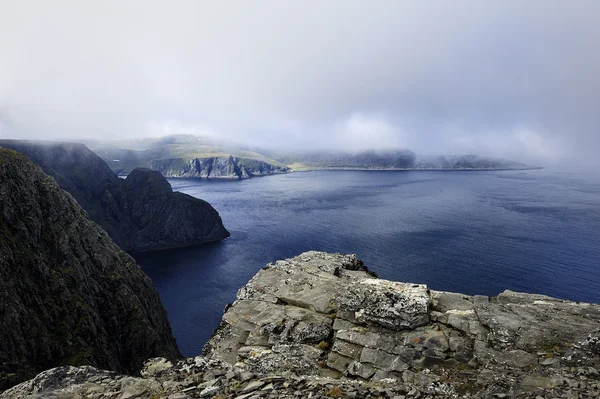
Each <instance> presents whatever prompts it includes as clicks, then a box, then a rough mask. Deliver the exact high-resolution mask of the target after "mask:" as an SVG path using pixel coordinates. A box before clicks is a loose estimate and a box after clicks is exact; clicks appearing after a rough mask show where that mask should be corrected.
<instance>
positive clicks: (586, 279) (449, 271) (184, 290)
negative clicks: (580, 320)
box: [138, 170, 600, 356]
mask: <svg viewBox="0 0 600 399" xmlns="http://www.w3.org/2000/svg"><path fill="white" fill-rule="evenodd" d="M171 184H172V186H173V189H174V190H177V191H182V192H184V193H188V194H190V195H193V196H195V197H198V198H202V199H204V200H207V201H208V202H210V203H211V204H212V205H213V206H214V207H215V208H216V209H217V210H218V211H219V213H220V214H221V217H222V218H223V222H224V224H225V226H226V227H227V229H228V230H229V231H230V232H231V238H229V239H227V240H226V241H223V242H220V243H215V244H210V245H206V246H202V247H195V248H186V249H178V250H172V251H165V252H156V253H150V254H147V255H142V256H138V261H139V263H140V264H141V266H142V267H143V269H144V270H145V271H146V273H148V275H150V277H151V278H152V280H153V281H154V284H155V285H156V288H157V290H158V292H159V293H160V296H161V298H162V301H163V303H164V305H165V307H166V308H167V311H168V313H169V319H170V321H171V325H172V327H173V332H174V334H175V337H176V338H177V341H178V344H179V347H180V349H181V351H182V352H183V354H184V355H187V356H191V355H196V354H199V353H200V352H201V350H202V346H203V345H204V344H205V342H206V341H207V340H208V338H209V336H210V335H211V333H212V331H213V329H214V328H216V327H217V325H218V323H219V321H220V319H221V315H222V311H223V308H224V307H225V305H226V304H227V303H230V302H232V301H233V300H234V299H235V294H236V291H237V289H238V288H240V287H241V286H243V285H244V284H245V283H246V282H247V281H248V280H249V279H250V278H251V277H252V276H253V275H254V274H255V273H256V272H257V271H258V270H259V269H260V268H261V267H263V266H264V265H265V264H266V263H268V262H272V261H275V260H277V259H283V258H287V257H291V256H294V255H297V254H299V253H301V252H303V251H308V250H320V251H331V252H341V253H356V254H357V255H358V256H359V257H360V258H361V259H363V260H364V261H365V263H366V264H367V266H369V267H370V268H371V269H372V270H374V271H375V272H377V273H378V274H379V276H380V277H382V278H385V279H391V280H398V281H408V282H416V283H426V284H428V285H429V287H430V288H432V289H436V290H444V291H455V292H462V293H467V294H485V295H496V294H498V293H500V292H501V291H503V290H505V289H510V290H515V291H526V292H535V293H541V294H546V295H551V296H555V297H559V298H565V299H570V300H575V301H587V302H600V177H599V176H598V175H593V174H589V175H586V174H570V173H561V172H552V171H548V170H535V171H510V172H375V171H372V172H371V171H368V172H358V171H348V172H346V171H318V172H299V173H292V174H286V175H277V176H268V177H261V178H254V179H251V180H243V181H228V182H212V181H200V180H171Z"/></svg>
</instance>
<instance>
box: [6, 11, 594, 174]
mask: <svg viewBox="0 0 600 399" xmlns="http://www.w3.org/2000/svg"><path fill="white" fill-rule="evenodd" d="M169 133H196V134H210V135H215V136H218V137H226V138H230V139H235V140H240V141H243V142H248V143H251V144H257V145H270V146H284V147H287V148H294V149H297V148H312V147H315V148H316V147H335V148H342V149H347V150H356V149H360V148H394V147H403V148H410V149H412V150H414V151H415V152H417V153H445V154H461V153H479V154H489V155H499V156H505V157H509V158H513V159H516V160H520V161H529V162H532V161H535V162H540V163H544V162H547V161H550V160H554V159H560V160H563V159H569V158H573V157H575V158H576V159H581V160H582V162H585V163H591V164H593V163H594V162H597V161H598V160H597V158H598V156H597V153H598V150H599V149H600V1H598V0H589V1H587V0H557V1H553V0H539V1H536V0H529V1H528V0H515V1H511V0H499V1H493V0H486V1H475V0H465V1H461V0H448V1H431V2H429V1H400V0H394V1H384V0H374V1H348V0H340V1H333V0H322V1H311V0H308V1H291V0H289V1H288V0H285V1H280V0H273V1H260V0H258V1H229V2H226V1H211V2H208V1H197V0H193V1H183V0H175V1H166V0H165V1H149V0H144V1H132V0H122V1H121V0H119V1H109V0H102V1H82V0H73V1H60V0H53V1H41V0H40V1H28V0H14V1H8V0H0V136H3V137H8V136H11V137H27V138H48V139H55V138H62V139H65V138H66V139H76V138H81V137H99V138H122V137H141V136H148V135H163V134H169Z"/></svg>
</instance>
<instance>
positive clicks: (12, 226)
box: [0, 149, 179, 389]
mask: <svg viewBox="0 0 600 399" xmlns="http://www.w3.org/2000/svg"><path fill="white" fill-rule="evenodd" d="M0 275H1V277H0V389H3V388H6V387H7V386H10V385H14V384H15V383H18V382H20V381H23V380H24V379H27V378H31V377H32V376H34V375H36V374H37V373H38V372H40V371H42V370H44V369H47V368H49V367H53V366H57V365H83V364H91V365H94V366H97V367H102V368H108V369H111V370H115V371H119V372H123V373H133V372H135V371H137V370H139V369H140V368H141V366H142V364H143V362H144V361H145V360H146V359H147V358H148V357H154V356H165V357H177V356H178V355H179V352H178V349H177V346H176V343H175V340H174V338H173V336H172V333H171V328H170V326H169V322H168V320H167V314H166V312H165V310H164V308H163V306H162V304H161V303H160V299H159V297H158V293H157V292H156V291H155V290H154V287H153V285H152V282H151V281H150V279H149V278H148V277H147V276H146V275H145V274H144V273H143V272H142V270H141V269H140V268H139V266H137V265H136V263H135V261H134V260H133V258H131V257H130V256H129V255H128V254H127V253H125V252H123V251H122V250H121V249H120V248H119V247H118V246H117V245H116V244H115V242H114V241H113V240H112V239H110V237H109V236H108V235H107V234H106V232H105V231H104V230H102V228H100V227H99V226H98V225H97V224H96V223H94V222H93V221H91V220H90V219H89V218H88V214H87V213H86V212H85V211H84V210H83V209H82V208H81V207H80V206H79V204H78V203H77V202H76V201H75V200H74V199H73V197H72V196H71V195H69V194H68V193H67V192H65V191H63V190H61V189H60V188H59V186H58V185H57V184H56V182H55V181H54V179H53V178H52V177H50V176H48V175H46V174H45V173H44V172H43V171H42V170H41V169H40V168H39V167H38V166H36V165H34V164H33V163H32V162H31V161H30V160H29V159H28V158H27V157H25V156H24V155H22V154H20V153H17V152H15V151H11V150H7V149H0Z"/></svg>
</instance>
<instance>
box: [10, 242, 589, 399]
mask: <svg viewBox="0 0 600 399" xmlns="http://www.w3.org/2000/svg"><path fill="white" fill-rule="evenodd" d="M599 369H600V305H593V304H587V303H574V302H569V301H563V300H558V299H554V298H550V297H546V296H542V295H533V294H522V293H515V292H511V291H505V292H503V293H502V294H500V295H498V296H497V297H493V298H489V297H486V296H468V295H462V294H455V293H448V292H439V291H432V290H429V289H428V288H427V287H426V286H425V285H420V284H406V283H398V282H392V281H386V280H380V279H378V278H376V277H375V276H373V275H372V273H370V272H369V271H368V270H367V269H366V268H365V267H364V265H363V263H362V262H361V261H360V260H358V259H357V258H356V257H355V256H354V255H338V254H327V253H320V252H307V253H304V254H302V255H300V256H298V257H295V258H292V259H287V260H284V261H278V262H276V263H275V264H270V265H268V266H267V267H266V268H264V269H263V270H261V271H259V272H258V273H257V274H256V276H254V278H252V280H250V282H249V283H248V284H247V285H246V286H245V287H243V288H241V289H240V291H239V293H238V298H237V300H236V301H235V303H234V304H233V305H231V306H230V307H229V308H228V309H227V310H226V312H225V314H224V316H223V321H222V323H221V325H220V326H219V328H218V329H217V331H216V332H215V334H214V336H213V337H212V339H211V340H210V342H209V343H208V344H207V346H206V348H205V354H204V356H202V357H196V358H190V359H183V360H180V361H177V362H174V361H173V362H172V361H168V360H166V359H163V358H155V359H151V360H149V361H147V362H146V364H145V366H144V369H143V370H142V372H141V376H139V377H130V376H123V375H117V374H115V373H112V372H108V371H101V370H97V369H94V368H91V367H79V368H75V367H62V368H56V369H52V370H48V371H46V372H44V373H42V374H40V375H38V376H37V377H36V378H35V379H33V380H30V381H28V382H25V383H23V384H21V385H18V386H16V387H14V388H12V389H11V390H9V391H6V392H5V393H4V394H3V395H1V396H0V397H2V398H24V397H50V398H73V397H85V398H107V397H109V398H138V397H139V398H142V397H143V398H169V399H184V398H198V397H199V398H203V397H205V398H239V399H250V398H404V397H410V398H418V397H497V398H503V397H532V398H538V397H541V398H555V397H564V398H577V397H592V398H595V397H598V396H599V395H600V374H599V371H598V370H599Z"/></svg>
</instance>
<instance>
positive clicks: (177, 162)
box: [89, 135, 290, 179]
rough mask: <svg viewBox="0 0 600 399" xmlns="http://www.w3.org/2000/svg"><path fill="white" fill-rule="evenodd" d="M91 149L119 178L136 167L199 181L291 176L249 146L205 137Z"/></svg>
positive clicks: (104, 144)
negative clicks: (281, 174)
mask: <svg viewBox="0 0 600 399" xmlns="http://www.w3.org/2000/svg"><path fill="white" fill-rule="evenodd" d="M89 145H90V148H91V149H92V150H93V151H94V152H96V153H97V154H98V155H99V156H100V157H102V159H104V160H105V161H106V163H107V164H108V165H109V166H110V167H111V168H112V169H113V170H114V171H115V173H116V174H118V175H128V174H129V173H131V171H132V170H133V169H135V168H136V167H144V168H151V169H154V170H158V171H159V172H161V173H162V174H163V176H165V177H171V178H178V177H183V178H197V179H248V178H251V177H254V176H264V175H271V174H279V173H287V172H290V169H289V168H288V167H287V166H285V165H283V164H280V163H279V162H277V161H275V160H273V159H272V158H269V157H268V156H266V155H264V154H261V153H259V152H256V151H252V150H251V149H250V148H248V147H246V146H243V145H239V144H237V143H231V142H223V141H219V140H214V139H212V138H209V137H203V136H193V135H169V136H164V137H158V138H156V137H153V138H145V139H144V138H142V139H140V140H135V141H129V140H119V141H113V142H110V141H92V142H89Z"/></svg>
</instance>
